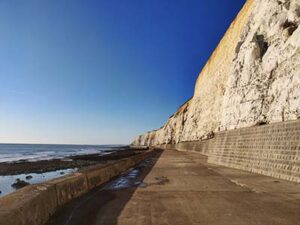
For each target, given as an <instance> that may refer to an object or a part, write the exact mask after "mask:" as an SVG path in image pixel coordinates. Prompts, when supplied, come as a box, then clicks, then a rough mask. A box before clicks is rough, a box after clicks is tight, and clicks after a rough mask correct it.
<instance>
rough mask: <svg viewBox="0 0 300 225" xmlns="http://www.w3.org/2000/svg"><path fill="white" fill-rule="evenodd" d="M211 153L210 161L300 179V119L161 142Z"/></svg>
mask: <svg viewBox="0 0 300 225" xmlns="http://www.w3.org/2000/svg"><path fill="white" fill-rule="evenodd" d="M159 147H162V148H174V149H178V150H183V151H196V152H199V153H202V154H204V155H207V156H208V162H209V163H213V164H218V165H223V166H227V167H232V168H236V169H241V170H246V171H250V172H254V173H259V174H264V175H267V176H272V177H276V178H281V179H285V180H289V181H295V182H300V120H296V121H290V122H281V123H274V124H270V125H262V126H254V127H248V128H241V129H236V130H230V131H223V132H219V133H216V134H215V136H214V138H212V139H209V140H206V141H195V142H183V143H179V144H176V145H160V146H159Z"/></svg>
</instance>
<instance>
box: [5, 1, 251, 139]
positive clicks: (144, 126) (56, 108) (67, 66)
mask: <svg viewBox="0 0 300 225" xmlns="http://www.w3.org/2000/svg"><path fill="white" fill-rule="evenodd" d="M244 2H245V0H231V1H228V0H209V1H208V0H205V1H204V0H97V1H96V0H94V1H93V0H43V1H41V0H26V1H25V0H1V1H0V142H2V143H76V144H79V143H82V144H127V143H130V142H131V141H132V140H133V138H134V137H135V136H137V135H138V134H141V133H144V132H145V131H148V130H152V129H155V128H158V127H160V126H161V125H163V124H164V123H165V122H166V120H167V119H168V117H169V116H170V115H171V114H173V113H174V112H175V110H176V109H177V108H178V107H179V106H180V105H181V104H182V103H184V102H185V101H186V100H187V99H189V98H190V97H191V96H192V94H193V91H194V84H195V80H196V78H197V76H198V73H199V72H200V71H201V68H202V67H203V65H204V64H205V62H206V61H207V59H208V58H209V56H210V55H211V53H212V51H213V50H214V49H215V47H216V46H217V44H218V42H219V41H220V39H221V38H222V36H223V35H224V32H225V31H226V30H227V28H228V27H229V25H230V23H231V22H232V20H233V19H234V18H235V16H236V15H237V13H238V11H239V10H240V9H241V7H242V5H243V4H244Z"/></svg>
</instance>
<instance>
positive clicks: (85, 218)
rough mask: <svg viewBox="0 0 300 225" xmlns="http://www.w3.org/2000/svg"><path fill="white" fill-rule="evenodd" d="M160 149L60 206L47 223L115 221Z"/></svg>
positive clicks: (109, 223)
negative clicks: (136, 164) (130, 167)
mask: <svg viewBox="0 0 300 225" xmlns="http://www.w3.org/2000/svg"><path fill="white" fill-rule="evenodd" d="M162 152H163V150H156V152H155V153H153V155H152V156H150V157H149V158H147V159H145V160H144V161H142V162H141V163H140V164H139V165H138V166H136V167H135V168H133V169H131V170H129V171H127V172H125V173H124V174H122V175H120V176H119V177H117V178H116V179H114V180H112V181H110V182H108V183H106V184H104V185H102V186H100V187H97V188H95V189H93V190H92V191H90V192H89V193H87V194H85V195H83V196H81V197H79V198H77V199H74V200H73V201H71V202H70V203H68V204H66V205H65V206H63V207H62V208H60V209H59V210H58V211H57V212H56V213H55V214H54V215H53V216H52V217H51V218H50V220H49V221H48V223H47V225H104V224H105V225H117V224H118V218H119V216H120V214H121V212H122V210H123V209H124V207H125V206H126V204H127V203H128V201H129V200H130V199H131V197H132V195H133V194H134V192H135V191H136V189H137V188H144V187H145V185H147V184H145V183H143V180H144V178H145V177H146V176H147V174H148V173H149V172H150V171H151V170H152V168H153V167H154V165H155V164H156V162H157V160H158V159H159V158H160V156H161V154H162Z"/></svg>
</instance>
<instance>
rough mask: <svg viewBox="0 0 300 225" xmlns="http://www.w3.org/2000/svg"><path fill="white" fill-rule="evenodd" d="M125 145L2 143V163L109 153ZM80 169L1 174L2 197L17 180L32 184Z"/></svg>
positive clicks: (0, 193)
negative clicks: (28, 177)
mask: <svg viewBox="0 0 300 225" xmlns="http://www.w3.org/2000/svg"><path fill="white" fill-rule="evenodd" d="M123 146H124V145H53V144H0V163H3V162H8V163H12V162H18V161H38V160H49V159H61V158H64V157H67V156H72V155H84V154H93V153H100V154H101V153H102V154H107V151H118V150H119V149H120V147H123ZM77 170H78V169H77V168H73V169H63V170H57V171H50V172H45V173H29V174H17V175H5V176H0V197H3V196H5V195H8V194H10V193H12V192H14V191H16V189H14V188H13V187H12V184H13V183H14V182H15V181H16V180H17V179H20V180H26V177H27V176H31V177H32V178H31V179H30V180H26V181H27V182H28V183H30V184H37V183H40V182H44V181H47V180H50V179H54V178H57V177H60V176H64V175H66V174H70V173H73V172H76V171H77Z"/></svg>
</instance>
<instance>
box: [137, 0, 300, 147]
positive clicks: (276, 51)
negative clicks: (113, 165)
mask: <svg viewBox="0 0 300 225" xmlns="http://www.w3.org/2000/svg"><path fill="white" fill-rule="evenodd" d="M299 24H300V0H248V1H247V3H246V4H245V6H244V7H243V9H242V10H241V12H240V13H239V15H238V16H237V18H236V19H235V21H234V22H233V23H232V24H231V26H230V28H229V29H228V31H227V32H226V34H225V36H224V38H223V39H222V40H221V42H220V44H219V46H218V47H217V49H216V50H215V51H214V53H213V55H212V56H211V58H210V60H209V61H208V62H207V64H206V66H205V67H204V68H203V70H202V71H201V73H200V75H199V78H198V80H197V82H196V86H195V93H194V96H193V98H192V99H191V100H189V101H188V102H187V103H185V104H184V105H183V106H181V107H180V108H179V110H178V111H177V112H176V113H175V114H174V115H173V116H171V117H170V118H169V120H168V121H167V123H166V124H165V125H164V126H163V127H162V128H160V129H159V130H156V131H152V132H148V133H147V134H144V135H141V136H139V137H138V138H137V139H136V140H135V141H134V142H133V144H135V145H157V144H166V143H179V142H182V141H193V140H201V139H206V138H207V137H210V136H211V135H213V133H214V132H217V131H222V130H230V129H235V128H240V127H247V126H253V125H256V124H261V123H273V122H280V121H287V120H295V119H298V118H299V117H300V28H299Z"/></svg>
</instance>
